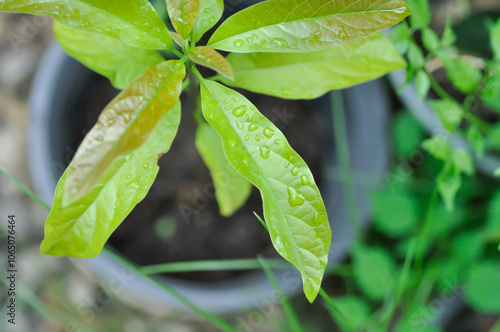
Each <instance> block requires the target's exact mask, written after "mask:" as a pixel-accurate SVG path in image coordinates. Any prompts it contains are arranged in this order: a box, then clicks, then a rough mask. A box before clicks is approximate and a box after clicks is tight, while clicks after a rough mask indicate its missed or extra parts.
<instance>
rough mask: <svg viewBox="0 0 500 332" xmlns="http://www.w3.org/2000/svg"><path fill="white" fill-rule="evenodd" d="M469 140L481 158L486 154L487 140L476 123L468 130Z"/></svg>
mask: <svg viewBox="0 0 500 332" xmlns="http://www.w3.org/2000/svg"><path fill="white" fill-rule="evenodd" d="M467 141H468V142H469V144H470V146H471V147H472V149H473V150H474V152H475V153H476V155H477V156H478V157H479V158H481V157H483V155H484V149H485V144H486V142H485V140H484V136H483V134H482V133H481V131H480V130H479V129H478V128H477V127H476V126H474V125H471V126H470V127H469V129H468V130H467Z"/></svg>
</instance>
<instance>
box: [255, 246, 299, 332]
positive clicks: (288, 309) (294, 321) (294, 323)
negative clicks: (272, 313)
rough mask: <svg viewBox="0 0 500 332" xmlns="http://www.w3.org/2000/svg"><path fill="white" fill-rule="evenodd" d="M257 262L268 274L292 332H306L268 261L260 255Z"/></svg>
mask: <svg viewBox="0 0 500 332" xmlns="http://www.w3.org/2000/svg"><path fill="white" fill-rule="evenodd" d="M257 261H258V263H259V264H260V265H261V267H262V269H263V270H264V273H265V274H266V276H267V278H268V279H269V281H270V282H271V284H272V285H273V287H274V290H275V291H276V293H277V295H278V298H279V299H280V302H281V306H282V307H283V311H284V312H285V315H286V316H287V318H288V322H289V323H290V325H291V327H292V331H294V332H304V329H303V328H302V326H301V325H300V322H299V319H298V318H297V315H296V314H295V311H294V310H293V308H292V305H291V304H290V302H289V301H288V299H287V297H286V296H285V294H283V290H282V289H281V287H280V286H279V284H278V281H277V280H276V277H275V276H274V274H273V272H272V271H271V266H270V265H269V263H268V261H267V260H266V259H264V257H262V256H260V255H259V256H257Z"/></svg>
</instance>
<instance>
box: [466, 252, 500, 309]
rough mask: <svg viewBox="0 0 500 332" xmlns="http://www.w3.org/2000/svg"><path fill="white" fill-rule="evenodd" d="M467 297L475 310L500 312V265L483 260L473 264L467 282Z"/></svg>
mask: <svg viewBox="0 0 500 332" xmlns="http://www.w3.org/2000/svg"><path fill="white" fill-rule="evenodd" d="M465 299H466V301H467V303H468V304H469V305H470V306H471V307H472V308H474V309H475V310H477V311H479V312H483V313H500V265H499V264H498V262H496V261H482V262H479V263H477V264H476V265H475V266H473V267H472V268H471V269H470V270H469V273H468V278H467V282H466V284H465Z"/></svg>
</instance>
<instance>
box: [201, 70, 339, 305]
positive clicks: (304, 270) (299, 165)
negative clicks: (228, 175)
mask: <svg viewBox="0 0 500 332" xmlns="http://www.w3.org/2000/svg"><path fill="white" fill-rule="evenodd" d="M201 95H202V109H203V115H204V116H205V118H206V119H207V121H208V122H209V124H210V125H211V126H212V127H213V128H214V129H215V130H216V131H217V132H218V133H219V135H220V136H221V137H222V139H223V142H224V152H225V155H226V157H227V159H228V161H229V162H230V163H231V165H232V166H233V167H234V168H235V169H236V170H237V171H238V172H239V173H240V174H242V175H243V176H244V177H245V178H246V179H247V180H248V181H250V182H251V183H252V184H253V185H255V186H256V187H257V188H258V189H259V190H260V192H261V195H262V200H263V205H264V218H265V220H266V223H267V226H268V228H269V233H270V236H271V240H272V242H273V245H274V247H275V248H276V250H277V251H278V253H280V254H281V255H282V256H283V257H284V258H285V259H287V260H288V261H290V262H291V263H292V264H293V265H295V266H296V267H297V269H298V270H299V271H300V273H301V274H302V280H303V284H304V293H305V294H306V297H307V298H308V299H309V301H313V300H314V299H315V298H316V296H317V294H318V291H319V288H320V285H321V280H322V278H323V273H324V270H325V267H326V264H327V259H328V251H329V248H330V240H331V232H330V225H329V223H328V219H327V215H326V209H325V206H324V203H323V200H322V198H321V194H320V192H319V190H318V187H317V186H316V184H315V182H314V178H313V175H312V174H311V171H310V170H309V168H308V167H307V165H306V163H305V162H304V161H303V160H302V158H301V157H300V156H299V155H298V154H297V153H296V152H295V151H294V150H293V149H292V148H291V147H290V145H289V144H288V142H287V140H286V138H285V136H284V135H283V134H282V133H281V132H280V131H279V130H278V128H276V126H274V125H273V123H272V122H270V121H269V120H268V119H267V118H266V117H264V116H263V115H262V114H261V113H260V112H259V111H258V110H257V108H256V107H255V106H254V105H253V104H252V103H250V101H248V100H247V99H246V98H245V97H243V96H242V95H241V94H239V93H237V92H235V91H233V90H231V89H229V88H226V87H224V86H222V85H220V84H218V83H216V82H212V81H206V80H204V81H202V84H201Z"/></svg>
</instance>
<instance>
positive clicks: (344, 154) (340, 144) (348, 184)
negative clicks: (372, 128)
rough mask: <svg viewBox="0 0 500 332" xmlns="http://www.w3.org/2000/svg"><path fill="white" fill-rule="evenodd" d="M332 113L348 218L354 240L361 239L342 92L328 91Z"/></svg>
mask: <svg viewBox="0 0 500 332" xmlns="http://www.w3.org/2000/svg"><path fill="white" fill-rule="evenodd" d="M330 100H331V104H332V106H331V107H332V114H333V132H334V140H335V142H334V143H335V148H336V150H337V157H338V163H339V173H340V177H341V183H342V189H343V192H344V197H345V202H346V205H347V212H348V214H349V220H350V221H351V225H352V233H353V239H354V242H357V241H358V240H360V239H361V217H360V215H359V212H358V201H357V198H356V187H355V185H354V179H353V175H352V170H351V166H350V156H349V139H348V136H347V131H346V119H345V109H344V99H343V95H342V92H340V91H332V92H331V93H330Z"/></svg>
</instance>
